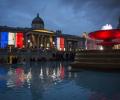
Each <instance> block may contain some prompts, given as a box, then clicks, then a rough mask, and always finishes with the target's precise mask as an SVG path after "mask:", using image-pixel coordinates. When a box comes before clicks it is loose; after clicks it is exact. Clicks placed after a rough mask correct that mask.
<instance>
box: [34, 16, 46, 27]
mask: <svg viewBox="0 0 120 100" xmlns="http://www.w3.org/2000/svg"><path fill="white" fill-rule="evenodd" d="M32 28H34V29H44V21H43V20H42V19H41V18H40V17H39V14H37V16H36V17H35V18H34V19H33V21H32Z"/></svg>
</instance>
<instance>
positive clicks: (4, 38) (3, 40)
mask: <svg viewBox="0 0 120 100" xmlns="http://www.w3.org/2000/svg"><path fill="white" fill-rule="evenodd" d="M0 43H1V45H0V47H1V48H6V47H7V45H8V32H1V39H0Z"/></svg>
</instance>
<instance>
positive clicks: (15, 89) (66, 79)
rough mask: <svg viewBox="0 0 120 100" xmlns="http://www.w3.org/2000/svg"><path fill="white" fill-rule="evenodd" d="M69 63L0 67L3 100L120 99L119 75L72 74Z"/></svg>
mask: <svg viewBox="0 0 120 100" xmlns="http://www.w3.org/2000/svg"><path fill="white" fill-rule="evenodd" d="M68 66H69V62H47V63H46V62H40V63H29V64H27V65H25V66H16V67H15V68H14V67H12V66H10V67H9V68H6V67H5V66H1V67H0V98H1V100H26V99H29V100H61V99H62V100H66V99H69V100H120V86H119V84H120V78H119V77H120V74H119V73H105V72H95V71H85V70H81V72H69V71H68V69H69V68H68Z"/></svg>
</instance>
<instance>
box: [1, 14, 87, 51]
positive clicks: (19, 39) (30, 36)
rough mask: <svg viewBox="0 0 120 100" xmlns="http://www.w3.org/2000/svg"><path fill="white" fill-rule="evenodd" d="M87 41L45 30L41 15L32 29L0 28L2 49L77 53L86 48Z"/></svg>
mask: <svg viewBox="0 0 120 100" xmlns="http://www.w3.org/2000/svg"><path fill="white" fill-rule="evenodd" d="M84 41H85V39H84V38H81V37H80V36H75V35H68V34H63V33H62V32H61V31H51V30H48V29H45V28H44V21H43V20H42V19H41V18H40V17H39V14H37V16H36V17H35V18H34V19H33V20H32V23H31V28H16V27H7V26H0V48H7V47H9V46H12V47H13V48H39V49H55V50H59V51H75V50H78V49H80V48H84V47H85V46H84V45H85V44H84Z"/></svg>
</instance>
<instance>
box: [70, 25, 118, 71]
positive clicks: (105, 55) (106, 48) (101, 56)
mask: <svg viewBox="0 0 120 100" xmlns="http://www.w3.org/2000/svg"><path fill="white" fill-rule="evenodd" d="M89 37H90V38H91V39H95V40H100V42H99V43H97V44H96V45H101V46H102V47H103V49H102V50H83V51H78V52H77V54H76V57H75V61H74V62H73V63H72V64H71V66H72V69H76V68H77V69H78V68H84V69H99V70H118V69H120V50H119V49H118V50H117V49H113V46H114V45H117V44H120V42H115V41H114V40H115V39H120V29H112V26H111V25H108V24H107V25H106V26H103V27H102V30H99V31H95V32H91V33H89Z"/></svg>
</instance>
